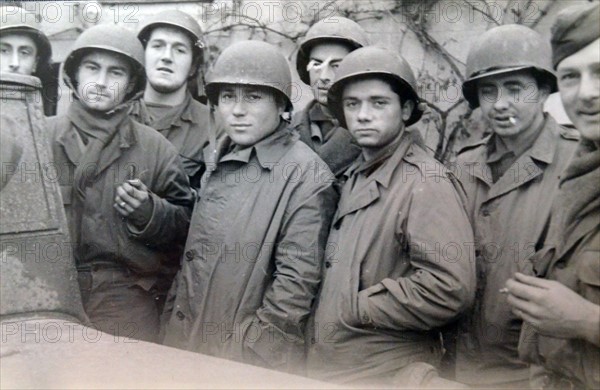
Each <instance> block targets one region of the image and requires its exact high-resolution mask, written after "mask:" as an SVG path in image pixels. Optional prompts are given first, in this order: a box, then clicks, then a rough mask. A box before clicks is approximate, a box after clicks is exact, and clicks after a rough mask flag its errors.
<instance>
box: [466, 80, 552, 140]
mask: <svg viewBox="0 0 600 390" xmlns="http://www.w3.org/2000/svg"><path fill="white" fill-rule="evenodd" d="M549 93H550V88H549V87H547V86H539V85H538V82H537V80H536V78H535V77H534V76H533V75H532V73H531V72H530V71H529V70H527V69H524V70H519V71H515V72H507V73H501V74H498V75H493V76H489V77H484V78H482V79H481V80H478V81H477V95H478V97H479V106H480V107H481V112H482V113H483V118H484V119H485V121H486V122H487V123H488V125H489V126H490V128H491V129H492V130H493V131H494V132H495V133H496V134H498V135H499V136H501V137H507V138H517V137H519V136H521V135H525V134H526V133H527V132H528V131H532V132H533V131H536V130H537V128H538V125H539V124H541V123H542V122H543V120H544V113H543V106H544V102H545V101H546V99H547V98H548V95H549Z"/></svg>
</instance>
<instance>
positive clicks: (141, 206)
mask: <svg viewBox="0 0 600 390" xmlns="http://www.w3.org/2000/svg"><path fill="white" fill-rule="evenodd" d="M152 206H153V205H152V200H151V198H150V195H149V194H148V188H147V187H146V185H145V184H144V183H142V182H141V181H140V180H139V179H136V180H127V182H125V183H123V184H121V185H119V186H118V187H117V195H116V197H115V204H114V208H115V209H116V210H117V212H118V213H119V214H120V215H121V216H122V217H125V218H127V219H129V220H130V221H131V222H132V223H133V224H134V225H135V226H137V227H143V226H145V225H146V224H147V223H148V221H150V217H151V216H152Z"/></svg>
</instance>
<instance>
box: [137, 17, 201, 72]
mask: <svg viewBox="0 0 600 390" xmlns="http://www.w3.org/2000/svg"><path fill="white" fill-rule="evenodd" d="M160 26H164V27H175V28H179V29H182V30H183V31H185V33H186V34H188V35H189V37H190V38H191V40H192V48H193V50H194V59H196V60H197V61H198V63H201V62H202V61H203V50H204V42H203V41H202V29H201V28H200V25H199V24H198V22H197V21H196V20H195V19H194V18H193V17H192V16H191V15H189V14H186V13H185V12H182V11H179V10H167V11H164V12H161V13H159V14H156V15H153V16H151V17H149V18H148V19H147V20H146V21H145V22H144V24H142V27H141V28H140V30H139V31H138V38H139V40H140V41H141V42H142V44H143V45H144V47H146V44H147V43H148V39H150V35H151V33H152V30H153V29H154V28H156V27H160Z"/></svg>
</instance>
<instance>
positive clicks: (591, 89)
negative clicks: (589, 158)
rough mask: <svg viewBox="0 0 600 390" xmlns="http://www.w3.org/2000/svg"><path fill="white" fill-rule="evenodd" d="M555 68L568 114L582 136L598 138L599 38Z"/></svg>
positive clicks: (599, 111) (599, 113) (599, 97)
mask: <svg viewBox="0 0 600 390" xmlns="http://www.w3.org/2000/svg"><path fill="white" fill-rule="evenodd" d="M556 72H557V76H558V89H559V90H560V97H561V99H562V102H563V106H564V107H565V111H566V112H567V115H569V118H570V119H571V120H572V121H573V124H574V125H575V127H576V128H577V129H578V130H579V131H580V132H581V135H582V136H583V137H585V138H587V139H590V140H592V141H595V142H596V143H598V142H600V39H596V40H595V41H594V42H592V43H590V44H589V45H588V46H586V47H584V48H583V49H581V50H579V51H578V52H577V53H575V54H573V55H571V56H569V57H567V58H565V59H564V60H562V61H561V62H560V63H559V64H558V67H557V69H556Z"/></svg>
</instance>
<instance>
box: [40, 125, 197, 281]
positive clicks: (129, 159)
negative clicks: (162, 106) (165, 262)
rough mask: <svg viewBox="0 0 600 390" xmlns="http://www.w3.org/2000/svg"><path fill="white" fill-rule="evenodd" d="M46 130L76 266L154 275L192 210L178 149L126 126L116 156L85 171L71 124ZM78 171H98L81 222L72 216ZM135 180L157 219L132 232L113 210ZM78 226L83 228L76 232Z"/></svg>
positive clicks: (143, 130)
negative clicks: (121, 189) (120, 191)
mask: <svg viewBox="0 0 600 390" xmlns="http://www.w3.org/2000/svg"><path fill="white" fill-rule="evenodd" d="M47 130H48V132H49V139H50V140H51V150H52V154H53V165H54V167H55V168H56V169H57V174H58V176H57V178H58V181H59V184H60V187H61V192H62V198H63V203H64V205H65V211H66V214H67V221H68V223H69V228H70V231H71V240H72V241H74V242H73V248H74V253H75V260H76V262H77V265H78V266H82V265H84V264H88V263H91V262H96V261H103V262H108V263H112V264H114V265H115V266H121V267H126V268H129V269H131V270H132V271H134V272H135V273H136V274H140V275H152V274H155V273H156V272H157V271H158V268H159V266H160V263H161V261H162V259H163V257H164V254H163V250H164V249H165V248H168V246H169V245H172V244H173V243H175V242H177V241H178V240H179V241H181V240H182V239H184V237H185V235H186V233H187V227H188V225H189V218H190V214H191V207H192V205H193V194H192V191H191V189H190V187H189V184H188V180H187V177H186V176H185V172H184V171H183V168H182V166H181V162H180V161H179V158H178V156H177V152H176V151H175V149H174V147H173V146H172V145H171V144H169V142H167V141H166V140H165V139H164V138H163V137H162V136H161V135H160V134H158V133H157V132H156V131H155V130H154V129H151V128H149V127H146V126H144V125H141V124H139V123H137V122H135V121H133V120H127V121H125V124H123V125H122V126H121V128H119V130H118V134H117V135H116V137H118V138H119V141H118V142H119V148H118V151H117V152H116V153H114V154H113V153H102V154H101V155H100V156H101V157H100V160H99V161H97V162H94V163H91V164H90V165H89V166H82V164H81V162H82V161H83V158H84V156H83V153H82V149H81V145H80V143H81V141H80V140H79V139H78V135H77V134H76V130H75V129H74V127H73V125H72V124H71V122H70V121H69V119H68V118H66V117H55V118H50V119H48V120H47ZM77 169H84V170H87V171H88V172H91V170H90V169H96V170H97V176H96V177H95V179H94V181H93V183H92V184H91V185H90V186H88V187H86V189H85V202H84V208H83V211H82V212H83V215H81V216H76V215H73V210H72V208H71V203H72V199H73V196H74V193H73V191H74V189H73V185H74V183H73V180H74V176H75V171H76V170H77ZM131 179H140V180H141V181H142V182H143V183H144V184H145V185H146V186H147V187H148V189H149V191H150V196H151V197H152V202H153V213H152V216H151V218H150V221H149V222H148V223H147V225H146V226H145V227H144V229H142V230H139V229H135V228H133V227H132V226H131V225H130V224H128V223H127V221H126V220H125V219H124V218H123V217H121V216H120V214H119V213H118V212H117V211H116V210H115V209H114V207H113V205H114V202H115V196H116V189H117V186H118V185H120V184H122V183H124V182H125V181H126V180H131ZM77 221H81V222H80V226H75V224H78V222H77ZM75 231H78V232H80V234H76V233H74V232H75Z"/></svg>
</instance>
